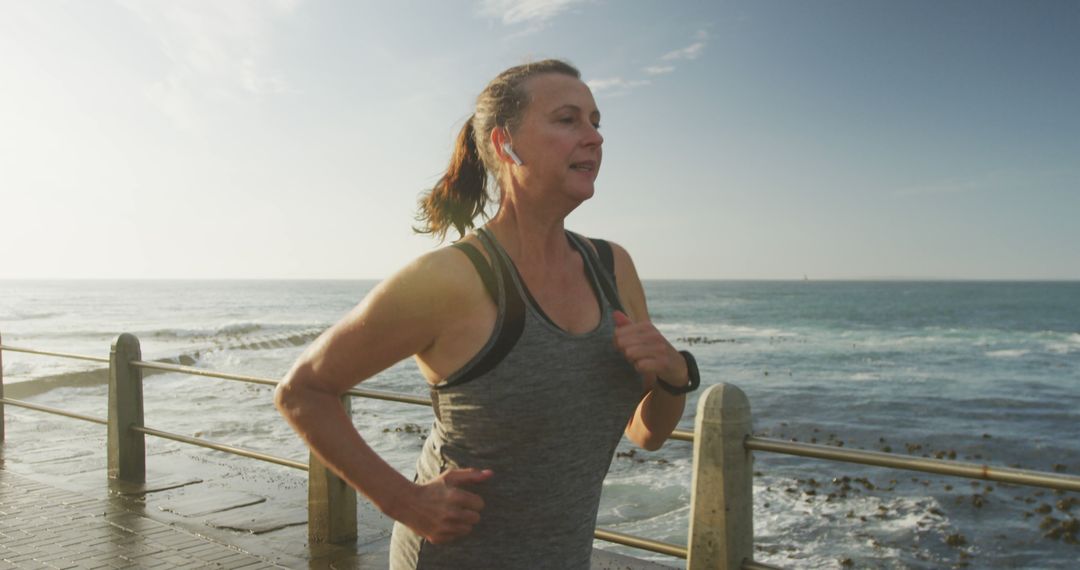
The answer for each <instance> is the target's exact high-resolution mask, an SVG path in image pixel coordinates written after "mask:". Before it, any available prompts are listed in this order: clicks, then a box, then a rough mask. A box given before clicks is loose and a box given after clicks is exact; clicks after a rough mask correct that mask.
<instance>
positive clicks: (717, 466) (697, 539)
mask: <svg viewBox="0 0 1080 570" xmlns="http://www.w3.org/2000/svg"><path fill="white" fill-rule="evenodd" d="M694 424H695V425H694V432H695V435H694V481H693V486H692V489H691V497H692V498H691V503H690V541H689V542H690V545H689V548H688V551H689V555H688V557H687V566H686V567H687V568H688V570H705V569H709V570H738V569H739V568H741V567H742V564H743V561H749V560H752V559H753V548H754V503H753V499H754V497H753V479H752V477H753V471H752V463H753V459H752V457H751V455H750V451H749V450H747V449H746V447H745V446H744V442H745V440H746V438H747V437H748V436H749V435H750V430H751V428H750V402H749V401H748V400H747V399H746V394H744V393H743V392H742V390H740V389H738V388H737V387H735V386H732V385H730V384H717V385H715V386H711V387H709V388H708V389H707V390H705V392H704V393H703V394H702V395H701V399H700V400H699V401H698V408H697V418H696V419H695V422H694Z"/></svg>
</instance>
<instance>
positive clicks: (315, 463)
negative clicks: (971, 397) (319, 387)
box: [308, 395, 356, 544]
mask: <svg viewBox="0 0 1080 570" xmlns="http://www.w3.org/2000/svg"><path fill="white" fill-rule="evenodd" d="M341 404H342V405H343V406H345V413H346V414H349V415H351V414H352V397H351V396H348V395H345V396H342V398H341ZM354 540H356V489H353V488H352V487H350V486H349V484H348V483H346V482H345V481H343V480H342V479H341V478H340V477H338V476H337V475H335V474H334V472H333V471H330V469H328V468H327V467H326V466H325V465H323V463H322V462H321V461H319V458H318V457H316V456H315V454H314V453H311V454H309V459H308V542H310V543H311V544H323V543H342V542H352V541H354Z"/></svg>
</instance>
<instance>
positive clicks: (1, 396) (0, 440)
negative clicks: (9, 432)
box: [0, 335, 4, 443]
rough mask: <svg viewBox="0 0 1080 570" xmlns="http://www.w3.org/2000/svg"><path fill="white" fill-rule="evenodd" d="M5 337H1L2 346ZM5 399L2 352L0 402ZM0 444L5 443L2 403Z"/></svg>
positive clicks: (0, 404) (1, 404)
mask: <svg viewBox="0 0 1080 570" xmlns="http://www.w3.org/2000/svg"><path fill="white" fill-rule="evenodd" d="M2 344H4V337H3V335H0V345H2ZM3 399H4V351H2V350H0V400H3ZM0 443H4V402H2V401H0Z"/></svg>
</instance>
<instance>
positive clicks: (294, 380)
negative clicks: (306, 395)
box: [274, 366, 306, 419]
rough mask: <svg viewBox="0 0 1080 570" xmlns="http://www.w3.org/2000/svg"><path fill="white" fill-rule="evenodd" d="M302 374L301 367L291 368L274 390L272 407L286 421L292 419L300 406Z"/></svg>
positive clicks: (303, 374)
mask: <svg viewBox="0 0 1080 570" xmlns="http://www.w3.org/2000/svg"><path fill="white" fill-rule="evenodd" d="M304 372H305V371H304V367H303V366H295V367H293V369H292V370H290V371H289V373H288V374H286V375H285V377H284V378H282V380H281V382H278V385H277V387H275V388H274V407H275V408H277V411H278V413H280V414H281V415H283V416H285V418H286V419H290V418H292V417H294V416H295V415H296V413H297V410H298V408H300V407H301V405H302V401H303V395H302V393H303V392H304V390H303V388H302V386H303V385H304V377H305V376H306V375H305V373H304Z"/></svg>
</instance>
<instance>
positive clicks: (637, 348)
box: [614, 311, 690, 390]
mask: <svg viewBox="0 0 1080 570" xmlns="http://www.w3.org/2000/svg"><path fill="white" fill-rule="evenodd" d="M614 317H615V347H616V348H618V349H619V352H621V353H622V355H623V357H624V358H626V360H627V362H629V363H630V364H633V365H634V369H635V370H637V371H638V372H639V373H641V374H643V375H644V376H645V389H646V390H649V389H651V388H652V387H653V386H654V385H655V384H656V378H657V377H658V376H659V377H660V378H661V379H662V380H663V381H664V382H667V383H668V384H671V385H672V386H682V385H685V384H686V383H687V382H689V381H690V378H689V375H688V374H689V373H688V371H687V369H686V360H685V359H684V358H683V356H682V355H681V354H679V351H677V350H675V347H674V346H671V343H670V342H668V341H667V339H666V338H664V335H662V334H660V331H658V330H656V327H655V326H653V324H652V323H651V322H649V321H643V322H640V323H635V322H634V321H632V320H630V317H628V316H626V314H624V313H622V312H621V311H615V313H614Z"/></svg>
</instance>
